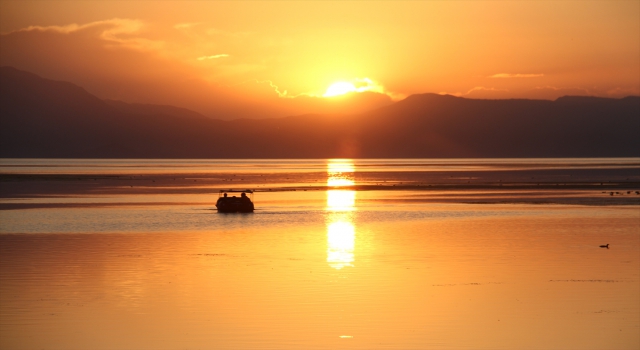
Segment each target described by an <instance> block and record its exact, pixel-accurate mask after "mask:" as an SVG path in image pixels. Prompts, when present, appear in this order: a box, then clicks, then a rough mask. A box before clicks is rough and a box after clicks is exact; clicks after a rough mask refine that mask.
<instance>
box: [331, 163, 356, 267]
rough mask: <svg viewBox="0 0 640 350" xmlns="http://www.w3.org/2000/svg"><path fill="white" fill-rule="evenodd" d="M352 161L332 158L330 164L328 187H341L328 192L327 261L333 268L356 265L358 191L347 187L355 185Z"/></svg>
mask: <svg viewBox="0 0 640 350" xmlns="http://www.w3.org/2000/svg"><path fill="white" fill-rule="evenodd" d="M354 172H355V168H354V166H353V162H352V161H351V160H343V159H332V160H329V162H328V164H327V186H329V187H333V188H336V187H337V188H341V187H342V188H341V189H331V190H328V191H327V211H329V212H331V213H330V214H328V216H327V263H328V264H329V266H331V267H332V268H334V269H338V270H339V269H342V268H343V267H346V266H353V261H354V260H355V255H354V248H355V242H356V229H355V226H354V224H353V211H354V210H355V204H356V191H353V190H350V189H346V188H345V187H351V186H353V185H354V184H355V181H354V177H353V173H354Z"/></svg>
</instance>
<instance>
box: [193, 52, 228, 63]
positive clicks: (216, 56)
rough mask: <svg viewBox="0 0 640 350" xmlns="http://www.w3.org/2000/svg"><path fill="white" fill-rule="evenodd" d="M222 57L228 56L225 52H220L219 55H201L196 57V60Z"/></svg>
mask: <svg viewBox="0 0 640 350" xmlns="http://www.w3.org/2000/svg"><path fill="white" fill-rule="evenodd" d="M224 57H229V55H227V54H226V53H221V54H219V55H211V56H202V57H198V61H204V60H215V59H216V58H224Z"/></svg>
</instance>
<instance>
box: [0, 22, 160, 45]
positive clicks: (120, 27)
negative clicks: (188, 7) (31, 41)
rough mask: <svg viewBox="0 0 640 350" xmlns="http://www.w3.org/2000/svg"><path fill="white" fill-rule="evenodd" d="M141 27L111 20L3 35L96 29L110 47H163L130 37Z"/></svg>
mask: <svg viewBox="0 0 640 350" xmlns="http://www.w3.org/2000/svg"><path fill="white" fill-rule="evenodd" d="M143 27H144V23H143V22H142V21H140V20H135V19H127V18H113V19H108V20H103V21H95V22H90V23H86V24H82V25H78V24H76V23H72V24H68V25H64V26H29V27H26V28H22V29H18V30H15V31H12V32H9V33H6V34H5V35H8V34H12V33H21V32H54V33H60V34H73V33H78V32H82V31H86V30H91V29H98V30H101V31H100V33H99V34H98V37H99V38H100V39H102V40H104V41H106V42H108V43H110V44H112V45H113V44H118V46H123V47H127V48H130V49H136V50H142V51H148V50H158V49H160V48H161V47H163V46H164V42H162V41H159V40H150V39H146V38H141V37H132V36H133V35H134V34H137V33H139V32H140V31H141V29H142V28H143Z"/></svg>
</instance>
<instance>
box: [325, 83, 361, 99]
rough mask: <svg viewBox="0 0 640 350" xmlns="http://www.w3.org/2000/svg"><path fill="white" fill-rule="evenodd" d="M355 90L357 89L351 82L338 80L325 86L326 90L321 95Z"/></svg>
mask: <svg viewBox="0 0 640 350" xmlns="http://www.w3.org/2000/svg"><path fill="white" fill-rule="evenodd" d="M355 91H358V89H356V87H355V86H354V85H353V84H351V83H347V82H346V81H339V82H337V83H333V84H331V86H329V87H328V88H327V91H326V92H325V93H324V95H322V97H334V96H340V95H344V94H347V93H350V92H355Z"/></svg>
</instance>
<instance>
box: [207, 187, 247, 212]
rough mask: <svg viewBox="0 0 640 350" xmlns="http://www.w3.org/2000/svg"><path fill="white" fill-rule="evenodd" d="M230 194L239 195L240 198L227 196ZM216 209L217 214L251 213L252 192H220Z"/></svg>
mask: <svg viewBox="0 0 640 350" xmlns="http://www.w3.org/2000/svg"><path fill="white" fill-rule="evenodd" d="M230 193H240V197H237V196H235V195H231V196H229V194H230ZM216 208H218V212H219V213H252V212H253V210H254V206H253V191H252V190H228V191H225V190H220V193H219V194H218V201H217V202H216Z"/></svg>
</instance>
